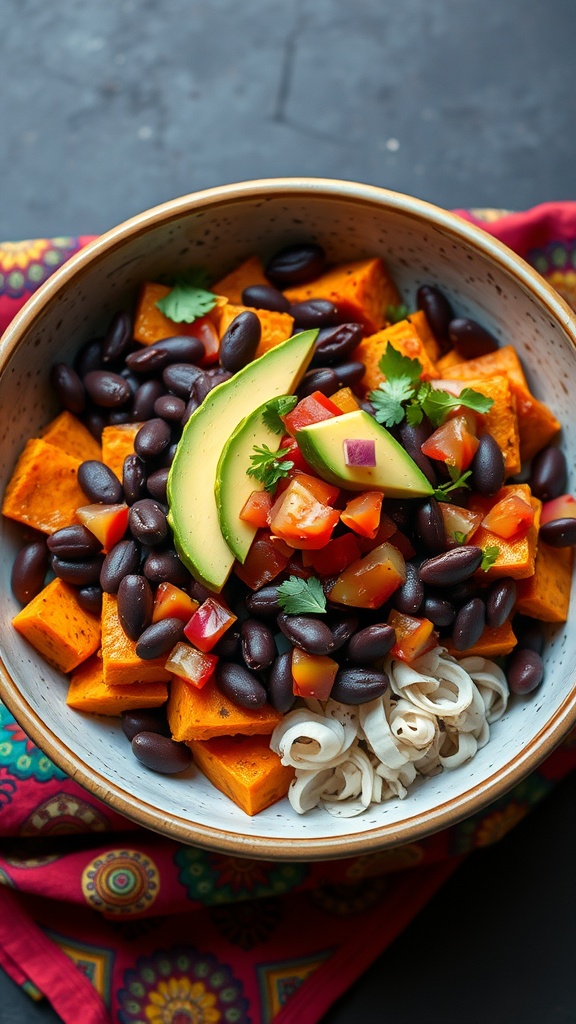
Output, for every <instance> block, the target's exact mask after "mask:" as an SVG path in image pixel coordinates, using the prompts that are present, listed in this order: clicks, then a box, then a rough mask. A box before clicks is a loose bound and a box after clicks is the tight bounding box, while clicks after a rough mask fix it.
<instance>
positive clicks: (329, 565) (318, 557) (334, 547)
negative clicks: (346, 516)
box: [302, 533, 361, 576]
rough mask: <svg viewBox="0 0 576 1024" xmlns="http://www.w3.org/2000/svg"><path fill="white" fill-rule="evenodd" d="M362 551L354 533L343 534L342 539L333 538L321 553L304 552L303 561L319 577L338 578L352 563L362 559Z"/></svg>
mask: <svg viewBox="0 0 576 1024" xmlns="http://www.w3.org/2000/svg"><path fill="white" fill-rule="evenodd" d="M360 555H361V551H360V546H359V544H358V541H357V539H356V537H355V536H354V534H353V533H343V534H342V536H341V537H333V538H332V540H329V541H328V543H327V544H326V546H325V547H323V548H321V549H320V551H310V552H304V553H303V555H302V561H303V562H304V564H305V565H311V566H312V568H313V569H314V571H315V572H317V573H318V575H319V576H336V575H337V574H338V573H341V572H343V571H344V569H346V568H347V567H348V566H349V565H351V564H352V562H355V561H357V560H358V559H359V558H360Z"/></svg>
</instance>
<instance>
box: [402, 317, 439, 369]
mask: <svg viewBox="0 0 576 1024" xmlns="http://www.w3.org/2000/svg"><path fill="white" fill-rule="evenodd" d="M406 319H407V320H408V323H410V324H412V327H413V328H414V330H415V331H416V334H417V335H418V337H419V338H420V341H421V342H422V344H423V345H424V348H425V349H426V351H427V353H428V355H429V356H430V359H431V361H432V362H433V363H434V365H435V366H436V367H437V366H438V360H439V359H440V357H441V354H442V353H441V349H440V345H439V344H438V342H437V340H436V338H435V337H434V335H433V333H432V330H431V327H430V324H429V323H428V319H427V317H426V313H425V312H424V310H423V309H417V310H416V312H415V313H409V314H408V316H407V317H406Z"/></svg>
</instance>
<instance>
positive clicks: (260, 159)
mask: <svg viewBox="0 0 576 1024" xmlns="http://www.w3.org/2000/svg"><path fill="white" fill-rule="evenodd" d="M1 12H2V32H1V33H0V83H1V86H0V87H1V89H2V105H1V110H2V115H1V118H0V188H1V202H0V238H5V239H13V240H14V239H20V238H26V237H36V236H44V235H67V234H70V235H76V234H81V233H92V232H100V231H102V230H105V229H107V228H109V227H111V226H113V225H114V224H115V223H117V222H119V221H121V220H124V219H125V218H127V217H129V216H131V215H132V214H134V213H137V212H138V211H139V210H141V209H144V208H146V207H148V206H151V205H154V204H156V203H159V202H163V201H164V200H166V199H169V198H171V197H173V196H176V195H180V194H183V193H186V192H191V191H194V190H196V189H199V188H204V187H207V186H211V185H217V184H221V183H224V182H232V181H239V180H244V179H248V178H253V177H266V176H274V175H283V174H289V175H318V176H325V177H337V178H348V179H356V180H360V181H364V182H369V183H371V184H376V185H381V186H385V187H389V188H393V189H397V190H399V191H402V192H408V193H412V194H414V195H417V196H419V197H421V198H423V199H427V200H430V201H432V202H435V203H437V204H439V205H441V206H446V207H461V206H466V207H469V206H474V207H481V206H495V207H499V208H512V209H517V210H519V209H524V208H526V207H528V206H531V205H533V204H535V203H539V202H543V201H547V200H552V199H576V174H575V166H576V161H575V136H574V97H575V95H576V61H575V60H574V41H575V33H576V5H575V4H574V3H573V0H554V3H553V4H544V3H542V0H500V2H499V3H492V4H490V3H486V2H480V0H402V2H401V3H400V2H391V0H354V3H352V2H344V0H292V2H290V3H286V2H285V0H244V2H243V3H240V2H239V0H212V2H210V0H50V2H46V0H2V3H1ZM575 790H576V784H575V781H574V779H572V780H569V781H567V782H566V783H564V784H563V785H562V786H561V787H559V789H558V790H557V791H556V792H555V793H554V794H553V795H552V796H551V797H550V798H548V800H547V801H545V803H544V804H543V805H542V806H541V807H540V808H539V809H537V810H536V811H535V812H534V813H533V814H532V815H531V816H530V818H529V819H528V820H527V821H525V822H524V823H522V824H521V825H520V826H518V827H517V828H516V829H515V830H514V832H513V833H512V834H511V835H510V836H508V837H507V838H506V839H505V840H503V841H502V842H501V843H499V844H498V845H497V846H496V847H494V848H491V849H489V850H486V851H483V852H482V853H479V854H477V855H475V856H474V857H473V858H472V859H471V860H469V861H468V862H467V863H466V864H465V865H464V866H463V867H462V868H461V869H460V870H459V871H458V873H457V874H456V876H455V877H454V878H453V879H452V880H451V881H450V882H449V883H448V884H447V885H446V886H445V888H444V889H443V890H442V891H441V892H440V893H439V894H438V895H437V896H436V898H435V899H434V900H433V901H432V902H431V903H430V905H429V906H428V907H427V908H426V909H425V910H424V911H423V913H422V914H421V915H420V916H419V918H418V919H417V920H416V921H415V922H414V923H413V924H412V926H411V927H410V928H409V929H408V930H407V931H406V932H405V933H404V934H403V935H402V936H401V937H400V938H399V939H398V940H397V941H396V943H395V944H394V946H393V947H392V948H391V949H390V950H389V951H388V952H387V953H386V954H385V955H384V956H383V957H381V958H380V959H379V960H378V961H377V963H376V964H375V965H374V966H373V967H372V968H371V969H370V970H369V971H368V972H367V974H366V975H365V977H364V978H362V979H361V980H360V981H359V982H358V983H357V985H355V986H354V988H353V989H352V990H351V991H350V992H349V993H348V994H346V996H344V997H343V998H342V999H341V1000H340V1001H339V1002H338V1004H337V1005H336V1006H335V1007H334V1008H333V1010H332V1011H331V1012H330V1013H329V1014H328V1015H327V1017H326V1018H325V1021H324V1022H323V1024H358V1022H360V1024H362V1022H366V1024H372V1022H374V1024H378V1022H380V1021H386V1024H424V1022H426V1024H484V1022H488V1021H489V1022H490V1024H568V1022H572V1021H574V1020H576V991H575V987H574V974H575V968H576V960H575V954H574V950H575V948H576V942H575V940H576V888H575V883H574V861H575V853H576V834H575V824H576V823H575V815H574V796H575ZM58 1019H59V1018H57V1017H56V1015H55V1014H54V1013H53V1011H52V1010H51V1009H50V1007H49V1006H47V1005H46V1004H44V1005H39V1006H37V1005H35V1004H32V1003H31V1002H30V1001H29V999H28V997H27V996H25V995H23V994H22V993H21V992H20V991H19V990H18V989H16V987H15V986H14V985H13V984H12V983H11V982H10V981H9V980H8V979H6V978H5V977H4V976H3V975H0V1024H34V1022H36V1021H44V1022H48V1021H56V1020H58ZM78 1024H82V1022H81V1020H80V1018H79V1022H78ZM254 1024H257V1022H254ZM303 1024H315V1022H313V1021H303Z"/></svg>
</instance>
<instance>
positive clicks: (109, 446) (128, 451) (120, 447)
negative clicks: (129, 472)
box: [102, 423, 142, 480]
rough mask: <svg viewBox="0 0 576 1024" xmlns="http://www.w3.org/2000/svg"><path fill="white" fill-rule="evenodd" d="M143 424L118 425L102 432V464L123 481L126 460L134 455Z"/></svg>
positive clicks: (106, 428)
mask: <svg viewBox="0 0 576 1024" xmlns="http://www.w3.org/2000/svg"><path fill="white" fill-rule="evenodd" d="M141 426H142V424H141V423H118V424H113V425H112V426H110V427H104V430H103V431H102V462H104V463H105V464H106V465H107V466H108V468H109V469H111V470H112V472H113V473H115V474H116V476H117V477H118V479H119V480H122V472H123V469H124V459H125V458H126V456H127V455H133V454H134V438H135V437H136V434H137V433H138V431H139V430H140V427H141Z"/></svg>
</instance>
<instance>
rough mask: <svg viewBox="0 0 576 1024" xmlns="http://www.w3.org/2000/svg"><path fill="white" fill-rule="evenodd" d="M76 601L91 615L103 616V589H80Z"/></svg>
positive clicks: (90, 587)
mask: <svg viewBox="0 0 576 1024" xmlns="http://www.w3.org/2000/svg"><path fill="white" fill-rule="evenodd" d="M76 600H77V601H78V604H79V605H80V607H81V608H83V609H84V611H85V612H89V613H90V615H101V614H102V587H96V586H89V587H79V588H78V590H77V591H76Z"/></svg>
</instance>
